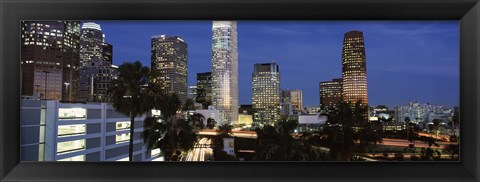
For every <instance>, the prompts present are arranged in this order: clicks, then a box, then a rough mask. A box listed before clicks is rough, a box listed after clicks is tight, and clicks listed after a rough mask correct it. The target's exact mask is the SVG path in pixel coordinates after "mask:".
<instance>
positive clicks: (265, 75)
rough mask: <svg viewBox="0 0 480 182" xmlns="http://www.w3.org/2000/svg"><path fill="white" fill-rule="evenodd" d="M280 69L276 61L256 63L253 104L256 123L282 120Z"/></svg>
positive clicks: (271, 122)
mask: <svg viewBox="0 0 480 182" xmlns="http://www.w3.org/2000/svg"><path fill="white" fill-rule="evenodd" d="M280 92H281V91H280V70H279V68H278V65H277V64H276V63H264V64H255V65H254V70H253V74H252V106H253V122H254V123H255V124H257V125H258V124H262V125H273V124H274V123H275V122H277V121H279V120H280Z"/></svg>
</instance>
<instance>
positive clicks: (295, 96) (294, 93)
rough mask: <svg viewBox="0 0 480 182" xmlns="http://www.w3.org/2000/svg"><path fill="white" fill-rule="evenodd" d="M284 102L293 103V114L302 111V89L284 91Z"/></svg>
mask: <svg viewBox="0 0 480 182" xmlns="http://www.w3.org/2000/svg"><path fill="white" fill-rule="evenodd" d="M282 103H291V105H292V113H293V114H299V113H302V111H303V97H302V90H284V91H282Z"/></svg>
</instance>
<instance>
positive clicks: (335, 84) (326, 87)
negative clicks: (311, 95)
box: [319, 78, 343, 112]
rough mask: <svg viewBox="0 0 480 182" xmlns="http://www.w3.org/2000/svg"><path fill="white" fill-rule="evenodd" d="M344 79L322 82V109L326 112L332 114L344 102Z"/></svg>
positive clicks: (320, 85) (320, 88)
mask: <svg viewBox="0 0 480 182" xmlns="http://www.w3.org/2000/svg"><path fill="white" fill-rule="evenodd" d="M342 85H343V83H342V79H341V78H334V79H333V80H332V81H325V82H320V84H319V90H320V107H321V108H322V110H323V111H325V112H331V111H333V110H334V109H335V108H337V106H338V104H339V103H340V102H342V100H343V96H342V91H343V89H342V88H343V87H342Z"/></svg>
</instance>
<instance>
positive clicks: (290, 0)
mask: <svg viewBox="0 0 480 182" xmlns="http://www.w3.org/2000/svg"><path fill="white" fill-rule="evenodd" d="M162 19H163V20H183V19H188V20H220V19H225V20H274V19H275V20H276V19H282V20H459V21H460V79H461V80H460V108H461V113H460V117H461V125H462V127H461V132H460V135H461V144H460V145H461V147H460V149H461V156H460V158H461V162H378V163H369V162H359V163H346V162H268V163H267V162H213V163H202V162H127V163H124V162H97V163H91V162H69V163H64V162H63V163H62V162H20V123H19V121H20V118H19V117H20V85H19V83H20V64H19V60H20V21H21V20H162ZM0 25H1V31H0V40H1V46H0V48H1V49H0V55H1V60H0V101H1V102H0V180H1V181H355V182H358V181H462V182H463V181H464V182H467V181H468V182H470V181H479V179H480V175H479V171H480V169H479V165H480V160H479V156H480V151H479V147H480V142H479V139H480V136H479V133H480V129H479V122H480V120H479V116H480V112H479V111H480V108H479V105H480V102H479V99H480V97H479V95H480V90H479V89H480V84H479V83H480V79H479V78H480V75H479V74H480V73H479V72H480V64H479V63H480V55H479V51H480V4H479V3H478V0H177V1H174V0H161V1H153V0H139V1H135V0H95V1H93V0H37V1H32V0H2V1H0Z"/></svg>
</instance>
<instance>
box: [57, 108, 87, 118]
mask: <svg viewBox="0 0 480 182" xmlns="http://www.w3.org/2000/svg"><path fill="white" fill-rule="evenodd" d="M86 116H87V110H86V109H84V108H60V109H58V119H59V120H69V119H85V118H86Z"/></svg>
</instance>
